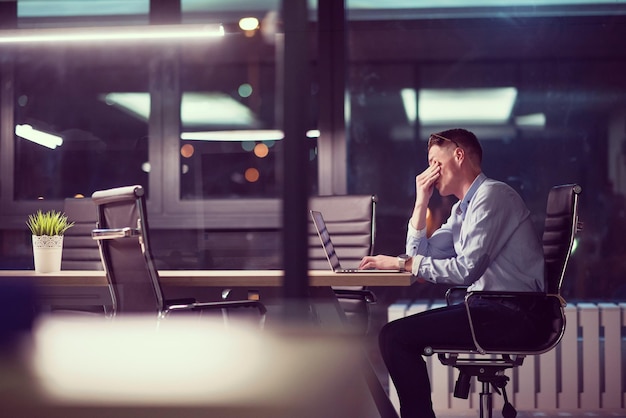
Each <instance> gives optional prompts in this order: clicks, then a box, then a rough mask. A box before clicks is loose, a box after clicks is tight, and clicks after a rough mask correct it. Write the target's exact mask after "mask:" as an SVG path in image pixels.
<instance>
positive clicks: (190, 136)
mask: <svg viewBox="0 0 626 418" xmlns="http://www.w3.org/2000/svg"><path fill="white" fill-rule="evenodd" d="M306 136H307V138H311V139H314V138H318V137H319V136H320V131H318V130H316V129H312V130H310V131H307V133H306ZM284 137H285V134H284V133H283V131H281V130H279V129H244V130H231V131H203V132H183V133H182V134H181V135H180V139H183V140H186V141H280V140H282V139H283V138H284Z"/></svg>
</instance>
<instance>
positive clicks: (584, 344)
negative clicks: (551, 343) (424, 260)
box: [388, 301, 626, 412]
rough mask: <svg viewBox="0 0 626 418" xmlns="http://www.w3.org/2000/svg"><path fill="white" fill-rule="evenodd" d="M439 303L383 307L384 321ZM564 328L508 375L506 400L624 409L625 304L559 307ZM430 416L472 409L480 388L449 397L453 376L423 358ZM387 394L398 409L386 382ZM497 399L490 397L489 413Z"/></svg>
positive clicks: (530, 406)
mask: <svg viewBox="0 0 626 418" xmlns="http://www.w3.org/2000/svg"><path fill="white" fill-rule="evenodd" d="M442 304H443V302H440V303H429V302H419V301H417V302H413V303H408V302H406V301H398V302H397V303H395V304H392V305H390V306H389V309H388V320H389V321H392V320H394V319H398V318H402V317H404V316H408V315H411V314H413V313H416V312H420V311H423V310H425V309H432V308H434V307H436V306H441V305H442ZM565 312H566V320H567V325H566V329H565V335H564V336H563V340H562V341H561V343H560V344H559V345H558V346H557V347H556V348H555V349H554V350H552V351H550V352H547V353H545V354H542V355H540V356H528V357H526V358H525V359H524V364H523V365H522V366H521V367H519V368H516V369H514V370H508V371H507V372H506V374H507V376H509V377H510V378H511V380H510V381H509V383H508V385H507V394H508V395H509V400H510V401H511V402H512V403H513V405H515V407H516V408H517V410H518V411H529V410H544V411H549V410H557V409H562V410H567V411H572V410H581V411H582V410H584V411H594V410H602V409H606V410H620V409H624V410H626V371H625V370H624V367H625V366H626V359H625V356H626V331H624V330H625V329H626V303H621V304H614V303H598V304H592V303H578V304H571V303H570V304H568V306H567V307H566V308H565ZM427 363H428V367H429V372H430V379H431V388H432V399H433V407H434V409H435V411H436V412H437V411H439V412H443V411H458V410H464V411H467V410H468V409H478V408H479V407H480V403H479V392H480V389H481V384H480V383H479V382H476V381H475V379H473V380H472V388H471V391H470V397H469V399H458V398H455V397H454V396H453V392H454V384H455V382H456V377H457V375H458V371H457V370H456V369H454V368H451V367H446V366H443V365H442V364H441V363H440V362H439V359H438V358H437V357H436V356H433V357H429V358H427ZM389 392H390V393H389V395H390V398H391V400H392V402H393V404H394V406H395V407H396V409H397V410H399V404H398V396H397V393H396V391H395V388H394V386H393V382H390V383H389ZM502 404H503V400H502V397H501V396H499V395H497V394H494V410H495V411H498V410H501V408H502Z"/></svg>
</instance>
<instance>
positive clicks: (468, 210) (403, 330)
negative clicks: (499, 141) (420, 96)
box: [360, 129, 544, 418]
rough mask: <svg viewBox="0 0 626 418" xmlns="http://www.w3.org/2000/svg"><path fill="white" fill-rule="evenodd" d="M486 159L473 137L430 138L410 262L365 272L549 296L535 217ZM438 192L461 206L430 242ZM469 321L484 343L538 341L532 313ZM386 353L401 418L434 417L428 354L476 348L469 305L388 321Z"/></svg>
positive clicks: (379, 263)
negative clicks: (493, 175)
mask: <svg viewBox="0 0 626 418" xmlns="http://www.w3.org/2000/svg"><path fill="white" fill-rule="evenodd" d="M481 160H482V148H481V146H480V144H479V142H478V140H477V139H476V136H475V135H474V134H473V133H472V132H469V131H467V130H464V129H451V130H447V131H444V132H441V133H438V134H433V135H431V137H430V139H429V141H428V168H426V169H425V170H424V171H423V172H422V173H421V174H419V175H418V176H417V177H416V179H415V192H416V197H415V207H414V208H413V214H412V216H411V219H410V220H409V225H408V232H407V239H406V254H403V255H402V256H398V257H390V256H384V255H377V256H372V257H364V258H363V260H362V261H361V264H360V268H377V269H388V268H397V267H401V268H403V269H406V270H407V271H411V272H412V273H413V275H415V276H417V278H418V279H417V280H418V282H421V283H423V282H431V283H445V284H450V285H452V286H457V285H462V286H469V287H468V290H504V291H520V292H525V291H533V292H534V291H543V289H544V282H543V266H544V261H543V251H542V247H541V244H540V242H539V239H538V236H537V234H536V232H535V230H534V228H533V224H532V222H531V219H530V213H529V210H528V209H527V207H526V205H525V204H524V202H523V201H522V199H521V197H520V196H519V195H518V194H517V193H516V192H515V191H514V190H513V189H512V188H511V187H509V186H508V185H506V184H505V183H502V182H499V181H496V180H492V179H489V178H487V177H486V176H485V175H484V174H483V173H482V170H481ZM435 188H436V189H437V190H438V192H439V193H440V194H441V195H442V196H449V195H454V196H456V197H457V198H458V199H459V201H458V202H457V203H455V204H454V206H453V207H452V212H451V215H450V217H449V218H448V220H447V221H446V222H445V223H444V224H443V225H442V226H441V227H440V228H439V229H437V230H436V231H435V232H434V233H433V234H432V235H431V236H430V237H427V236H426V213H427V208H428V202H429V200H430V198H431V196H432V195H433V190H434V189H435ZM472 312H473V314H472V317H473V318H477V321H478V323H479V328H480V329H478V330H477V332H481V330H485V331H487V332H486V333H485V334H484V338H485V340H484V341H489V342H491V343H497V342H498V341H506V342H509V343H513V342H516V341H519V342H524V341H526V340H528V339H531V338H532V337H533V336H534V335H535V334H536V333H537V332H538V326H539V325H538V321H537V318H535V316H534V315H533V314H532V312H527V311H526V310H525V309H524V308H523V307H518V306H512V305H511V304H510V303H507V304H501V303H497V302H487V301H479V302H476V303H475V304H474V305H472ZM536 324H537V325H536ZM379 344H380V350H381V354H382V357H383V359H384V361H385V364H386V365H387V369H388V370H389V374H390V375H391V378H392V380H393V382H394V385H395V387H396V389H397V392H398V396H399V398H400V412H401V416H402V417H403V418H407V417H420V418H424V417H434V416H435V415H434V412H433V409H432V402H431V398H430V382H429V379H428V372H427V369H426V363H425V362H424V359H423V358H422V356H421V354H422V353H423V350H424V348H425V347H430V346H451V347H459V348H460V347H466V348H473V347H474V345H473V340H472V336H471V331H470V328H469V323H468V318H467V313H466V311H465V307H464V306H463V304H459V305H452V306H446V307H443V308H438V309H433V310H430V311H425V312H422V313H419V314H415V315H412V316H408V317H405V318H401V319H399V320H396V321H393V322H390V323H388V324H386V325H385V326H384V327H383V329H382V330H381V333H380V336H379Z"/></svg>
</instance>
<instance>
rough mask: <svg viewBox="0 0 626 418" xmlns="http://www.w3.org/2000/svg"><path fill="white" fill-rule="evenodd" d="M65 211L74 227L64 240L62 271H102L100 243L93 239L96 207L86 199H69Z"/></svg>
mask: <svg viewBox="0 0 626 418" xmlns="http://www.w3.org/2000/svg"><path fill="white" fill-rule="evenodd" d="M63 206H64V207H63V211H64V212H65V214H66V215H67V218H68V220H70V221H71V222H74V226H73V227H71V228H70V229H68V230H67V232H65V237H64V238H63V258H62V260H61V269H62V270H102V269H103V267H102V261H101V260H100V251H99V250H98V243H97V242H95V241H94V240H93V239H92V238H91V231H93V229H94V228H95V227H96V218H97V214H96V205H95V204H94V203H93V201H92V200H91V199H90V198H88V197H86V198H80V199H78V198H67V199H65V202H64V205H63Z"/></svg>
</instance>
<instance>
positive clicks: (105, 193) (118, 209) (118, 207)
mask: <svg viewBox="0 0 626 418" xmlns="http://www.w3.org/2000/svg"><path fill="white" fill-rule="evenodd" d="M92 199H93V202H94V203H95V204H96V207H97V215H98V222H97V229H96V230H94V231H93V233H92V234H93V238H94V239H96V240H97V241H98V243H99V246H100V252H101V257H102V263H103V264H104V268H105V271H106V275H107V278H108V280H109V284H110V288H111V298H112V299H113V311H114V313H115V314H119V313H140V312H142V313H145V312H154V313H160V312H161V311H162V310H163V307H164V302H163V292H162V290H161V286H160V284H159V276H158V272H157V270H156V268H155V266H154V258H153V256H152V252H151V250H150V239H149V226H148V219H147V212H146V200H145V196H144V189H143V187H141V186H126V187H119V188H114V189H109V190H101V191H97V192H94V193H93V195H92Z"/></svg>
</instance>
